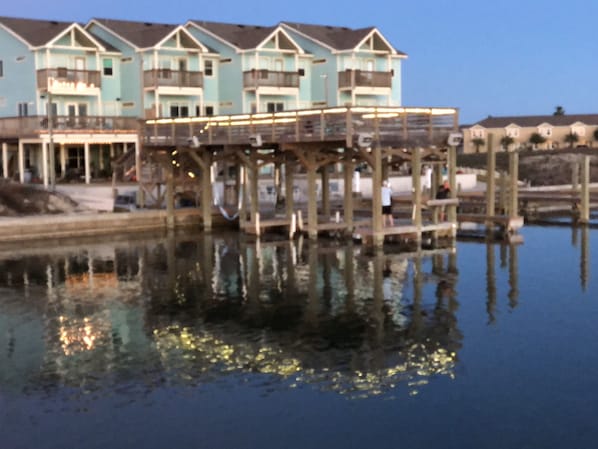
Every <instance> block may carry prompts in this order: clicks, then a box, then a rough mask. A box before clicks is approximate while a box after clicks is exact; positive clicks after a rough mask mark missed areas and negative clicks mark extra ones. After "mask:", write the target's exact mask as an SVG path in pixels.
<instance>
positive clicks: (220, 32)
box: [188, 20, 278, 50]
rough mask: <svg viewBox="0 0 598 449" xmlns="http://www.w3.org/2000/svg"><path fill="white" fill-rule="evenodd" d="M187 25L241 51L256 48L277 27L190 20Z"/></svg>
mask: <svg viewBox="0 0 598 449" xmlns="http://www.w3.org/2000/svg"><path fill="white" fill-rule="evenodd" d="M188 23H190V24H192V25H195V26H196V27H198V28H202V29H204V30H205V31H207V32H209V33H210V34H212V35H214V36H215V37H217V38H218V39H220V40H221V41H224V42H226V43H228V44H229V45H231V46H233V47H236V48H238V49H241V50H250V49H253V48H257V47H258V46H259V45H260V44H261V43H263V42H264V40H265V39H266V38H268V37H269V36H270V35H271V34H272V33H273V32H274V31H275V30H276V28H278V27H277V26H260V25H243V24H232V23H222V22H206V21H204V20H190V21H189V22H188Z"/></svg>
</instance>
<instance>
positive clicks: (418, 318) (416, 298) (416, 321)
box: [410, 252, 424, 338]
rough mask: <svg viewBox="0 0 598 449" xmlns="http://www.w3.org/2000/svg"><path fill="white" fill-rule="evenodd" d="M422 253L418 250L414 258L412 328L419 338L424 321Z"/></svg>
mask: <svg viewBox="0 0 598 449" xmlns="http://www.w3.org/2000/svg"><path fill="white" fill-rule="evenodd" d="M422 262H423V261H422V255H421V253H419V252H418V254H417V255H415V257H414V260H413V316H412V319H411V327H410V330H411V332H412V336H413V337H415V338H417V337H418V336H419V334H420V333H421V332H422V331H423V328H424V322H423V315H422V298H423V287H424V276H423V272H422Z"/></svg>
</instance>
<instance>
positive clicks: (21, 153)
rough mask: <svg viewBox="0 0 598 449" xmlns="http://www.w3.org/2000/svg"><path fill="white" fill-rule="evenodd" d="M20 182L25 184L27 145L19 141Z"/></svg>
mask: <svg viewBox="0 0 598 449" xmlns="http://www.w3.org/2000/svg"><path fill="white" fill-rule="evenodd" d="M18 145H19V182H20V183H21V184H24V183H25V145H24V144H23V141H22V140H21V139H19V143H18Z"/></svg>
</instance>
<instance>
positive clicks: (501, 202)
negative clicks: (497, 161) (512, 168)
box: [498, 155, 510, 214]
mask: <svg viewBox="0 0 598 449" xmlns="http://www.w3.org/2000/svg"><path fill="white" fill-rule="evenodd" d="M509 160H510V155H509ZM498 182H499V188H498V209H499V211H500V213H501V214H505V213H506V212H507V210H508V209H509V200H508V193H509V192H508V187H507V186H508V182H509V180H508V179H507V173H506V172H505V171H504V170H501V171H500V177H499V178H498Z"/></svg>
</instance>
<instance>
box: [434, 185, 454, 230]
mask: <svg viewBox="0 0 598 449" xmlns="http://www.w3.org/2000/svg"><path fill="white" fill-rule="evenodd" d="M450 196H451V186H450V184H449V182H448V181H444V182H443V183H442V184H441V185H440V186H438V190H437V191H436V199H437V200H446V199H448V198H450ZM444 218H445V206H440V221H444Z"/></svg>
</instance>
